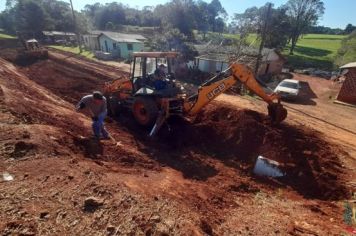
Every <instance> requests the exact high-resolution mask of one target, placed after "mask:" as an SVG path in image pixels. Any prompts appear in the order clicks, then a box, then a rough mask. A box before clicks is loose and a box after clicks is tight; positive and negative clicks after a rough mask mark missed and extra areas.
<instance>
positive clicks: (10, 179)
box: [2, 172, 14, 181]
mask: <svg viewBox="0 0 356 236" xmlns="http://www.w3.org/2000/svg"><path fill="white" fill-rule="evenodd" d="M2 178H3V180H4V181H13V180H14V176H12V175H10V174H9V173H8V172H4V173H3V174H2Z"/></svg>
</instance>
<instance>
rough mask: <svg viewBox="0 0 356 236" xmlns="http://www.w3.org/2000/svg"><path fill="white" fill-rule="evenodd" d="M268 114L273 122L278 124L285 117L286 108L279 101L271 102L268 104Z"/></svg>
mask: <svg viewBox="0 0 356 236" xmlns="http://www.w3.org/2000/svg"><path fill="white" fill-rule="evenodd" d="M268 116H269V117H270V118H271V121H272V123H273V124H279V123H281V122H282V121H283V120H285V119H286V118H287V109H285V108H284V107H283V105H282V104H280V103H272V104H269V105H268Z"/></svg>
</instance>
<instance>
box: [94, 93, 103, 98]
mask: <svg viewBox="0 0 356 236" xmlns="http://www.w3.org/2000/svg"><path fill="white" fill-rule="evenodd" d="M93 98H95V99H98V100H103V94H102V93H101V92H99V91H94V92H93Z"/></svg>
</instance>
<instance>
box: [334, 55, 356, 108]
mask: <svg viewBox="0 0 356 236" xmlns="http://www.w3.org/2000/svg"><path fill="white" fill-rule="evenodd" d="M340 69H342V70H344V77H345V80H344V83H343V84H342V87H341V89H340V92H339V94H338V96H337V100H339V101H341V102H345V103H350V104H353V105H356V62H352V63H349V64H346V65H344V66H342V67H340Z"/></svg>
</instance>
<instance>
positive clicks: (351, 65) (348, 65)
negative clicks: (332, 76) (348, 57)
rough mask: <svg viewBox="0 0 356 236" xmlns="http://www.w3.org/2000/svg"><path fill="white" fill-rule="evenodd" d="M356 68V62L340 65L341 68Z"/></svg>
mask: <svg viewBox="0 0 356 236" xmlns="http://www.w3.org/2000/svg"><path fill="white" fill-rule="evenodd" d="M347 68H356V62H351V63H348V64H346V65H343V66H341V67H340V69H347Z"/></svg>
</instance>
